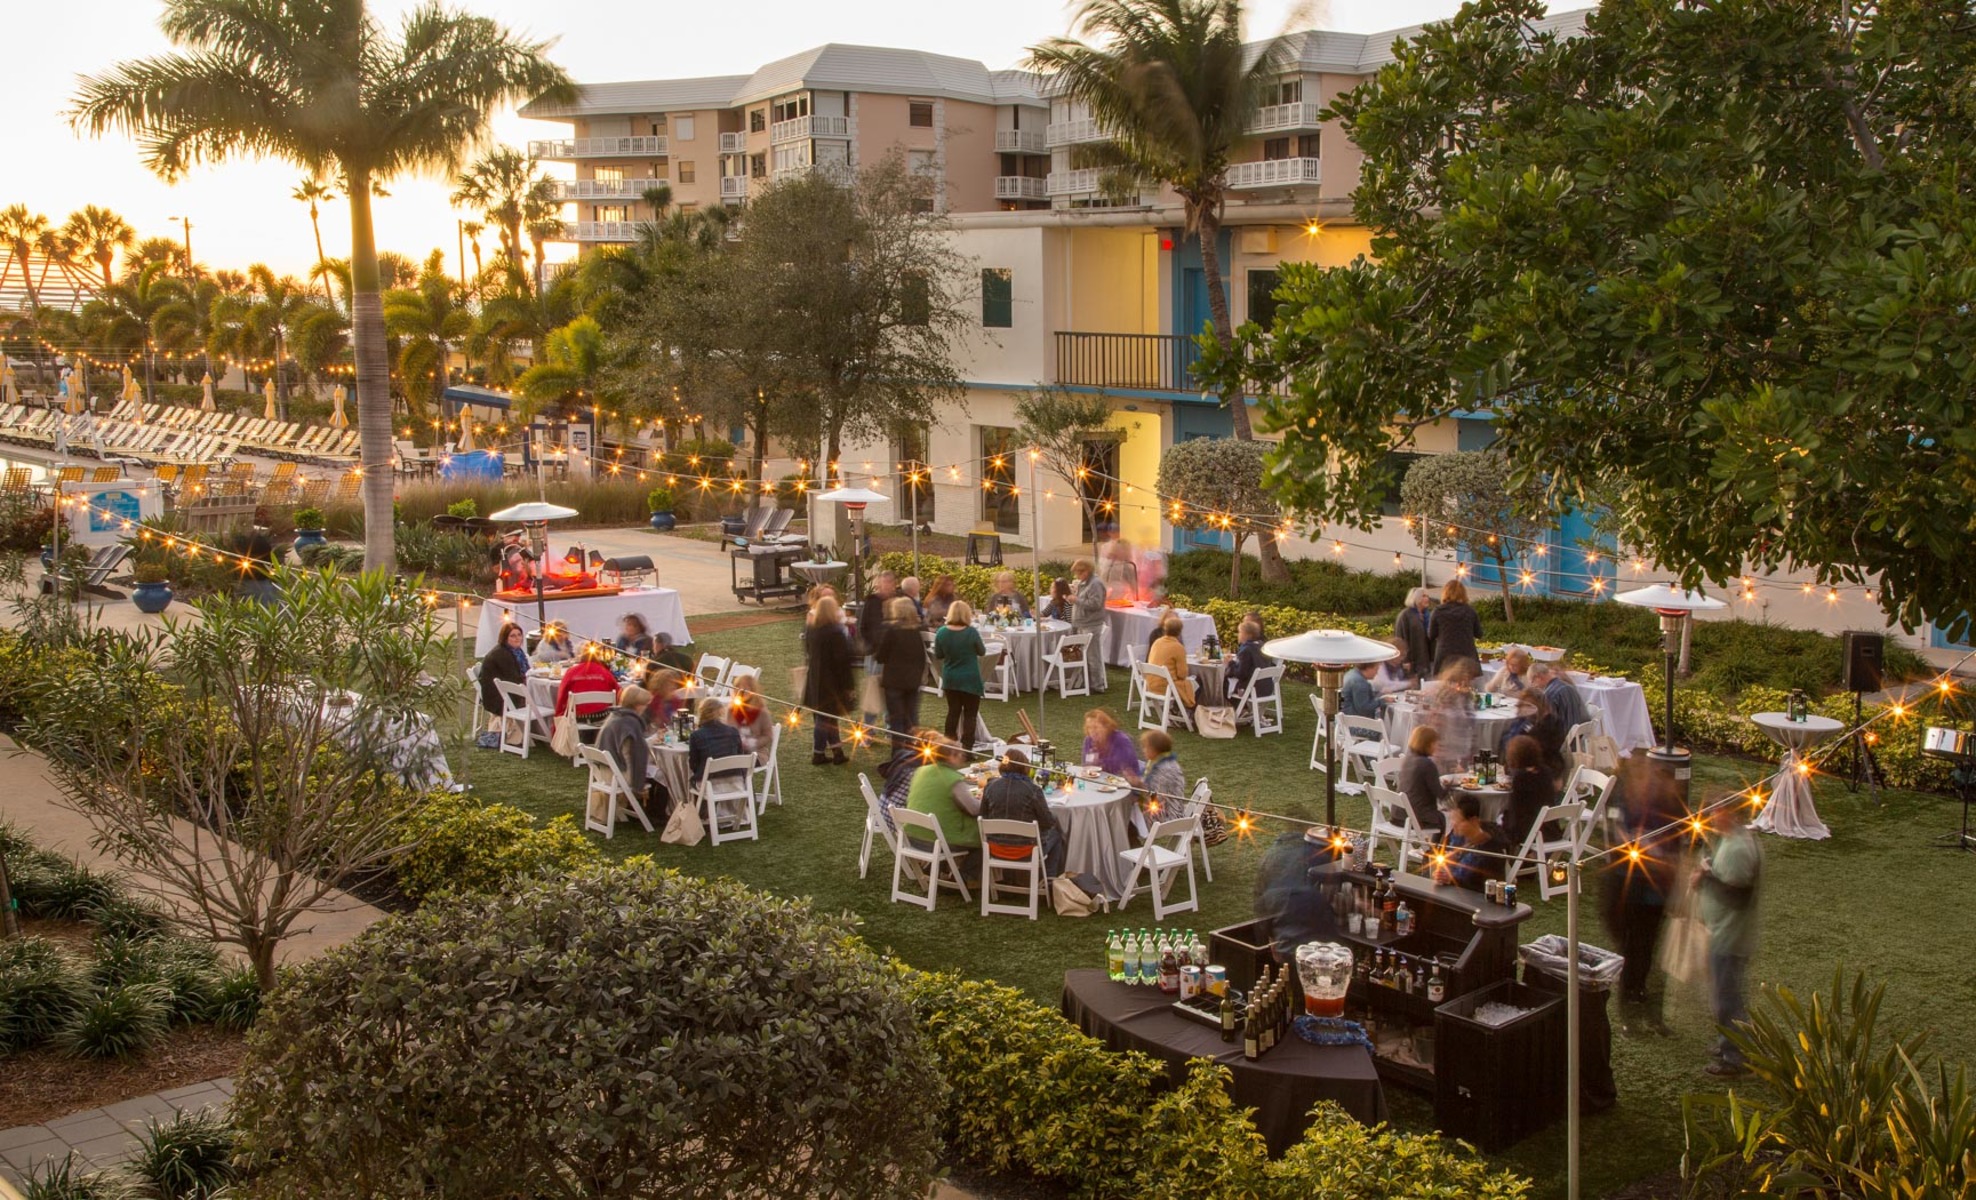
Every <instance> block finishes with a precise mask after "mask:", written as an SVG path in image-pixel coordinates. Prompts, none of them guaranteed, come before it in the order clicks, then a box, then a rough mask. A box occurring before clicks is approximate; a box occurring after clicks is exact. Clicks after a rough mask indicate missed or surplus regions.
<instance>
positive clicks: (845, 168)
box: [770, 162, 852, 183]
mask: <svg viewBox="0 0 1976 1200" xmlns="http://www.w3.org/2000/svg"><path fill="white" fill-rule="evenodd" d="M811 172H815V173H816V174H818V175H821V176H823V177H824V178H825V179H828V180H830V181H831V182H832V183H849V182H851V175H852V171H851V164H849V163H841V162H826V163H792V164H790V165H788V166H780V167H776V168H775V169H774V171H773V172H772V173H771V176H770V177H771V178H773V179H775V180H776V181H778V182H779V181H781V180H784V179H794V178H796V177H797V176H799V175H808V174H810V173H811Z"/></svg>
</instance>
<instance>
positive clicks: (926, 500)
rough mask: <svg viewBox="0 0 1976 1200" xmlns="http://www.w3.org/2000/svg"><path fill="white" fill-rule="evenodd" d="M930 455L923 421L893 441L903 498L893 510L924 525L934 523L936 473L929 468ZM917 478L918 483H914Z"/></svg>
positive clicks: (901, 432)
mask: <svg viewBox="0 0 1976 1200" xmlns="http://www.w3.org/2000/svg"><path fill="white" fill-rule="evenodd" d="M926 454H927V450H926V425H925V424H924V423H923V422H915V423H914V424H912V425H909V426H907V427H906V428H905V429H902V430H900V431H899V432H898V434H897V435H895V436H894V437H893V438H892V461H893V463H894V464H895V469H896V470H897V471H898V472H899V478H898V480H897V485H898V491H897V493H895V494H896V495H897V496H898V497H899V499H898V500H897V501H896V502H895V504H894V505H893V511H894V512H895V513H896V514H897V515H898V516H901V517H904V518H906V519H907V520H909V521H910V520H913V519H915V518H917V519H918V521H919V523H920V524H921V525H927V524H931V523H932V521H933V472H932V471H930V470H929V469H928V468H927V465H926ZM915 475H917V476H918V477H919V478H918V481H917V482H913V476H915Z"/></svg>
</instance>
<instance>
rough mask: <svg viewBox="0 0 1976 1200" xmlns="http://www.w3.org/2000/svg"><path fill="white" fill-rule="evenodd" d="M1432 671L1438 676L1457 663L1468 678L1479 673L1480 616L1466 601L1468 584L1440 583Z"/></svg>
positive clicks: (1480, 664) (1480, 668)
mask: <svg viewBox="0 0 1976 1200" xmlns="http://www.w3.org/2000/svg"><path fill="white" fill-rule="evenodd" d="M1433 634H1434V637H1433V642H1434V674H1436V675H1441V674H1443V673H1444V672H1446V671H1447V670H1448V669H1449V668H1450V667H1453V666H1457V665H1459V666H1460V667H1461V668H1462V669H1463V670H1464V671H1465V672H1467V676H1468V678H1470V679H1474V678H1476V677H1477V676H1479V675H1481V674H1482V658H1481V652H1480V651H1478V650H1477V649H1476V648H1475V643H1476V641H1477V640H1478V639H1480V638H1481V636H1482V618H1481V617H1480V616H1477V615H1476V612H1475V609H1474V608H1472V607H1470V606H1469V603H1468V585H1467V584H1465V583H1463V582H1462V581H1461V580H1459V579H1450V580H1448V582H1447V583H1445V584H1443V585H1442V586H1441V607H1439V608H1437V609H1435V610H1434V623H1433Z"/></svg>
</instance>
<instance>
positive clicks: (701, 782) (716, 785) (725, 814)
mask: <svg viewBox="0 0 1976 1200" xmlns="http://www.w3.org/2000/svg"><path fill="white" fill-rule="evenodd" d="M754 778H755V756H754V755H752V754H728V755H723V756H722V757H720V758H710V759H708V760H707V762H706V765H705V766H703V767H701V768H700V778H699V779H697V780H695V781H694V785H693V793H694V796H695V799H696V801H697V802H698V803H699V805H700V807H701V810H702V813H701V815H702V816H703V817H704V818H705V819H706V823H707V840H708V841H709V842H712V843H713V844H714V845H716V846H718V845H720V844H721V843H722V842H735V841H740V840H741V839H743V838H748V839H751V840H753V839H759V838H760V837H761V826H760V825H759V824H757V823H756V821H755V789H754ZM723 822H725V828H723Z"/></svg>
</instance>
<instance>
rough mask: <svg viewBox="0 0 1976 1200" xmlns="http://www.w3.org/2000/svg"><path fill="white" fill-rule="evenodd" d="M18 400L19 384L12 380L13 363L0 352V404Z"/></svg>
mask: <svg viewBox="0 0 1976 1200" xmlns="http://www.w3.org/2000/svg"><path fill="white" fill-rule="evenodd" d="M20 402H21V392H20V385H19V384H18V383H16V382H15V380H14V364H13V363H12V362H11V361H10V360H9V359H8V358H7V356H6V355H5V354H0V404H19V403H20Z"/></svg>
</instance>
